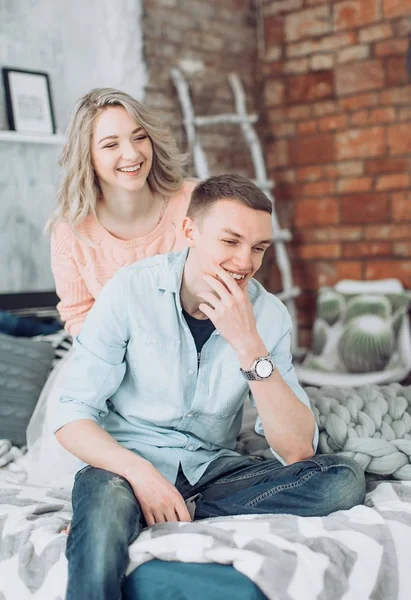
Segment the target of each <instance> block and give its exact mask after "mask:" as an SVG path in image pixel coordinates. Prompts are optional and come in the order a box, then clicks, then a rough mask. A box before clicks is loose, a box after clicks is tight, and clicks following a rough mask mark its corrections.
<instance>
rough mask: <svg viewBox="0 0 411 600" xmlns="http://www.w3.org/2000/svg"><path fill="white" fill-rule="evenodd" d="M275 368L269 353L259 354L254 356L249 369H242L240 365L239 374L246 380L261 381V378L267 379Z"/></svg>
mask: <svg viewBox="0 0 411 600" xmlns="http://www.w3.org/2000/svg"><path fill="white" fill-rule="evenodd" d="M274 370H275V364H274V361H273V359H272V358H271V356H270V354H269V355H268V356H261V357H260V358H256V359H255V361H254V362H253V364H252V365H251V369H249V370H248V371H244V369H242V368H241V367H240V371H241V374H242V375H243V377H245V379H247V381H261V380H262V379H268V377H270V376H271V375H272V374H273V372H274Z"/></svg>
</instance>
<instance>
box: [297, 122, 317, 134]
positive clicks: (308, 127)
mask: <svg viewBox="0 0 411 600" xmlns="http://www.w3.org/2000/svg"><path fill="white" fill-rule="evenodd" d="M297 131H298V133H302V134H310V133H315V132H316V131H317V121H302V122H301V123H298V127H297Z"/></svg>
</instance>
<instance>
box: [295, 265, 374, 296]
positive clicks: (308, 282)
mask: <svg viewBox="0 0 411 600" xmlns="http://www.w3.org/2000/svg"><path fill="white" fill-rule="evenodd" d="M294 274H295V280H296V284H297V285H298V284H299V285H300V287H302V288H303V289H306V290H315V291H316V290H318V288H320V287H323V286H333V285H335V284H336V283H337V281H340V280H341V279H362V264H361V262H360V261H343V260H337V261H332V262H331V261H330V260H326V261H321V260H319V261H296V262H295V263H294Z"/></svg>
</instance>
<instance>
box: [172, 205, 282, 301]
mask: <svg viewBox="0 0 411 600" xmlns="http://www.w3.org/2000/svg"><path fill="white" fill-rule="evenodd" d="M183 228H184V232H185V235H186V237H187V239H188V240H189V244H190V247H191V253H192V254H193V255H194V258H195V260H196V263H197V266H198V267H199V270H200V271H201V273H207V274H211V275H213V276H215V271H214V269H213V266H214V265H216V264H217V265H220V266H221V267H222V268H223V269H224V270H225V271H227V272H228V273H230V274H231V276H232V277H233V278H234V279H235V280H236V281H237V284H238V285H239V286H240V287H241V288H242V289H245V288H246V287H247V283H248V281H249V280H250V279H251V277H253V276H254V274H255V273H256V272H257V271H258V269H259V268H260V266H261V263H262V261H263V256H264V253H265V251H266V250H267V248H268V247H269V246H270V244H271V238H272V224H271V216H270V215H269V214H268V213H267V212H264V211H261V210H255V209H252V208H249V207H248V206H245V205H244V204H241V203H240V202H238V201H236V200H225V199H224V200H219V201H218V202H216V203H215V204H214V206H213V207H212V208H210V210H209V211H207V212H206V213H205V214H204V215H203V216H198V217H196V218H195V219H194V220H192V219H190V218H189V217H187V218H186V219H185V221H184V225H183Z"/></svg>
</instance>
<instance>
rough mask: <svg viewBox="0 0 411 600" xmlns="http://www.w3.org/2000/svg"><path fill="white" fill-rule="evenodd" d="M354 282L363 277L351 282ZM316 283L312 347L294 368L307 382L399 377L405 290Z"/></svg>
mask: <svg viewBox="0 0 411 600" xmlns="http://www.w3.org/2000/svg"><path fill="white" fill-rule="evenodd" d="M356 283H357V284H358V286H361V284H362V285H364V283H365V284H366V283H372V284H375V283H377V282H356ZM362 289H363V290H364V291H362V292H361V293H359V288H357V291H355V287H351V288H347V287H345V288H341V287H340V288H339V287H338V286H336V287H335V288H330V287H326V288H321V289H320V291H319V294H318V298H317V311H316V319H315V322H314V326H313V335H312V349H311V352H309V353H308V354H307V356H306V357H305V359H304V361H303V363H302V365H300V366H297V368H296V372H297V375H298V377H299V379H300V381H301V382H304V383H310V384H312V385H318V386H321V385H351V386H358V385H362V384H367V383H385V382H390V381H400V380H401V379H403V378H404V377H405V376H406V375H407V373H408V371H409V370H410V360H411V353H410V351H409V346H410V342H409V340H410V334H409V324H408V317H407V310H408V305H409V302H410V297H409V295H408V294H407V292H405V291H403V292H401V291H398V292H378V291H377V289H378V288H377V287H376V286H375V285H374V286H370V287H368V288H367V286H365V287H363V288H362Z"/></svg>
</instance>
